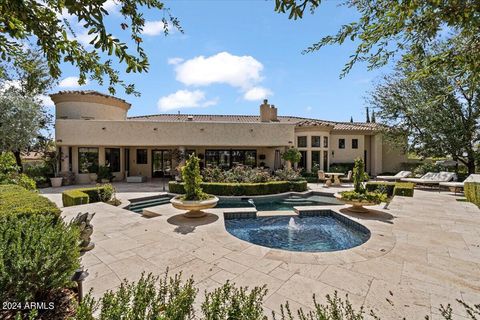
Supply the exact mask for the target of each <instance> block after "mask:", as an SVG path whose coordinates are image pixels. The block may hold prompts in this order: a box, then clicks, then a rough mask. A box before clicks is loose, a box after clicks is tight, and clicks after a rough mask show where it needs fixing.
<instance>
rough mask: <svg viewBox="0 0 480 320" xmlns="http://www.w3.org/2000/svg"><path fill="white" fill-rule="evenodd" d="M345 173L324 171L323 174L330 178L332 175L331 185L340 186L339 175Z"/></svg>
mask: <svg viewBox="0 0 480 320" xmlns="http://www.w3.org/2000/svg"><path fill="white" fill-rule="evenodd" d="M344 175H345V174H343V173H338V172H325V176H326V177H327V178H328V179H331V178H332V177H333V185H334V186H341V185H342V184H341V182H340V179H339V177H341V176H344Z"/></svg>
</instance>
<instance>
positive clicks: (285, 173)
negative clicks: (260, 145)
mask: <svg viewBox="0 0 480 320" xmlns="http://www.w3.org/2000/svg"><path fill="white" fill-rule="evenodd" d="M275 177H276V178H277V180H280V181H297V180H303V179H302V177H301V175H300V172H299V171H298V170H295V169H291V168H290V169H288V168H285V169H278V170H277V171H275Z"/></svg>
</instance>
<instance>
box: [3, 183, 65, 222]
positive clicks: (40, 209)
mask: <svg viewBox="0 0 480 320" xmlns="http://www.w3.org/2000/svg"><path fill="white" fill-rule="evenodd" d="M8 214H21V215H32V214H43V215H53V216H59V215H60V209H58V207H57V206H56V205H55V203H53V202H52V201H50V200H48V199H47V198H45V197H42V196H41V195H39V194H38V193H37V192H34V191H30V190H26V189H24V188H22V187H20V186H18V185H0V216H3V215H8Z"/></svg>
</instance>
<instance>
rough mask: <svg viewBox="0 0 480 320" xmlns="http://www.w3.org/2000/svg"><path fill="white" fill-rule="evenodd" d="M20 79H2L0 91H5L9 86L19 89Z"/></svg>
mask: <svg viewBox="0 0 480 320" xmlns="http://www.w3.org/2000/svg"><path fill="white" fill-rule="evenodd" d="M21 87H22V86H21V84H20V80H5V81H2V85H1V88H0V92H5V91H7V90H8V89H10V88H15V89H21Z"/></svg>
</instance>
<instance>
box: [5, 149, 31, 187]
mask: <svg viewBox="0 0 480 320" xmlns="http://www.w3.org/2000/svg"><path fill="white" fill-rule="evenodd" d="M19 172H20V168H19V167H18V166H17V162H16V161H15V156H14V155H13V153H11V152H2V153H0V185H5V184H16V185H19V186H21V187H23V188H25V189H27V190H35V189H36V183H35V181H33V180H32V179H31V178H30V177H28V176H27V175H25V174H23V173H19Z"/></svg>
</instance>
